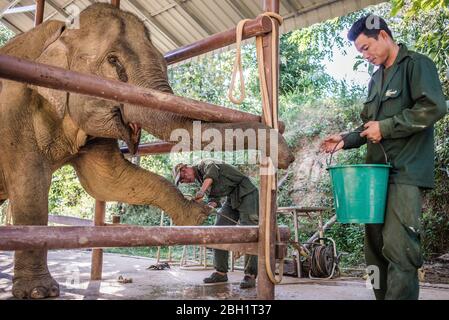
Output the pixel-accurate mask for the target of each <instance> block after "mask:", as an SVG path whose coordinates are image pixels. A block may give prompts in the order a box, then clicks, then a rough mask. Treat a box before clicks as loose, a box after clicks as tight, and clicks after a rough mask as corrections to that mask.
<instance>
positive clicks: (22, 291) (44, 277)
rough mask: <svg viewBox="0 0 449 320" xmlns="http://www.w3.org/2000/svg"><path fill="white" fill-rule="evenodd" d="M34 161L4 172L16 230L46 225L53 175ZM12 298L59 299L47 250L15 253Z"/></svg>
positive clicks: (23, 162)
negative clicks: (49, 191) (25, 226)
mask: <svg viewBox="0 0 449 320" xmlns="http://www.w3.org/2000/svg"><path fill="white" fill-rule="evenodd" d="M33 160H34V159H32V157H31V156H30V157H28V158H27V161H26V162H25V161H16V162H15V164H16V165H15V166H11V170H8V171H7V172H5V176H6V182H7V186H8V193H9V201H10V202H9V205H10V206H11V213H12V219H13V224H14V225H16V226H17V225H47V221H48V190H49V186H50V180H51V172H50V170H48V169H47V168H46V167H45V166H43V165H42V164H40V163H39V161H36V162H34V161H33ZM33 162H34V163H33ZM12 168H14V169H15V170H14V169H12ZM9 182H12V183H9ZM12 294H13V295H14V297H16V298H19V299H22V298H31V299H43V298H47V297H57V296H59V285H58V283H57V282H56V281H55V280H54V279H53V277H52V276H51V274H50V272H49V270H48V266H47V250H46V249H42V250H23V251H16V252H15V255H14V277H13V287H12Z"/></svg>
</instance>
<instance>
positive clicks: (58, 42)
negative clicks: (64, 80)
mask: <svg viewBox="0 0 449 320" xmlns="http://www.w3.org/2000/svg"><path fill="white" fill-rule="evenodd" d="M63 33H64V27H62V28H60V29H59V30H57V31H56V32H55V33H54V34H52V35H51V36H49V37H48V38H47V41H46V43H45V45H44V50H43V51H42V53H41V55H40V56H39V57H38V58H37V59H36V62H38V63H43V64H48V65H52V66H56V67H60V68H64V69H69V66H70V63H69V48H68V46H67V44H66V42H65V41H64V36H63ZM31 87H32V88H33V89H34V90H35V91H37V93H38V94H39V95H40V96H42V97H43V98H44V99H45V100H47V101H48V102H49V103H50V104H51V105H52V106H53V107H54V111H55V113H56V114H57V116H58V117H59V118H60V119H62V118H64V113H65V110H66V107H67V97H68V93H67V92H65V91H61V90H55V89H50V88H45V87H40V86H31Z"/></svg>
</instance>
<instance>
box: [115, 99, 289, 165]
mask: <svg viewBox="0 0 449 320" xmlns="http://www.w3.org/2000/svg"><path fill="white" fill-rule="evenodd" d="M123 117H124V119H125V120H126V121H127V122H129V123H134V124H138V126H139V127H141V128H143V129H145V130H146V131H148V132H149V133H150V134H152V135H154V136H155V137H157V138H159V139H161V140H163V141H168V142H175V143H178V142H180V143H181V145H182V148H183V149H184V150H186V148H188V147H190V150H195V149H198V148H207V149H208V150H210V151H235V150H245V149H256V150H261V151H262V152H263V154H266V155H269V154H271V155H273V152H277V166H278V167H279V168H281V169H285V168H287V167H288V166H289V165H290V163H291V162H293V160H294V156H293V154H292V153H291V151H290V150H289V148H288V145H287V143H286V141H285V139H284V137H283V136H282V135H281V134H279V133H278V132H277V131H275V130H272V129H271V130H270V128H268V127H267V126H265V125H264V124H262V123H258V122H239V123H215V122H200V121H196V120H195V119H191V118H187V117H183V116H180V115H177V114H174V113H171V112H163V111H159V110H150V109H148V108H144V107H139V106H135V105H126V106H125V107H124V110H123ZM264 152H265V153H264ZM272 158H274V159H275V157H272Z"/></svg>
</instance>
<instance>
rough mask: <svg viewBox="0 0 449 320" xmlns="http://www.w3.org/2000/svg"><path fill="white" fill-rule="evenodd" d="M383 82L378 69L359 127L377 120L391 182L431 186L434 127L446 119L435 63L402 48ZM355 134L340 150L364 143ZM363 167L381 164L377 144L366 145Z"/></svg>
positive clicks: (357, 130) (361, 129)
mask: <svg viewBox="0 0 449 320" xmlns="http://www.w3.org/2000/svg"><path fill="white" fill-rule="evenodd" d="M399 46H400V49H399V53H398V56H397V57H396V60H395V62H394V63H393V65H392V66H391V67H390V68H388V73H386V75H385V80H384V81H382V80H383V79H382V77H383V71H384V68H383V66H381V67H380V68H379V69H378V70H377V71H376V72H375V73H374V74H373V76H372V78H371V81H370V83H369V85H368V98H367V99H366V101H365V102H364V107H363V110H362V113H361V118H362V121H363V123H366V122H368V121H379V125H380V131H381V134H382V137H383V139H382V141H381V143H382V146H383V147H384V149H385V152H386V153H387V156H388V160H389V162H390V163H391V165H392V166H393V168H392V170H391V173H390V182H391V183H403V184H410V185H416V186H419V187H423V188H433V186H434V166H435V164H434V157H435V151H434V148H435V147H434V126H433V125H434V123H435V122H437V121H438V120H439V119H441V118H442V117H444V115H445V114H446V112H447V106H446V102H445V98H444V95H443V91H442V88H441V83H440V81H439V79H438V73H437V70H436V67H435V64H434V63H433V62H432V60H430V59H429V58H428V57H426V56H424V55H422V54H419V53H416V52H413V51H410V50H408V49H407V47H406V46H405V45H403V44H401V45H399ZM363 130H364V128H363V125H362V126H360V127H359V128H357V129H356V130H355V132H357V133H353V134H350V135H348V136H347V137H346V138H345V145H344V149H351V148H358V147H360V146H361V145H363V144H365V143H366V142H367V139H366V138H362V137H360V135H359V133H360V132H361V131H363ZM366 162H367V163H385V157H384V154H383V152H382V149H381V148H380V146H379V145H376V144H372V143H368V152H367V157H366Z"/></svg>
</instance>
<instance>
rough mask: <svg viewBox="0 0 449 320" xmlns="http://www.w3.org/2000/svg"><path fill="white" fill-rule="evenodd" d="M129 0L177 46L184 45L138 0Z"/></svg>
mask: <svg viewBox="0 0 449 320" xmlns="http://www.w3.org/2000/svg"><path fill="white" fill-rule="evenodd" d="M128 2H129V3H130V4H131V5H132V6H133V7H134V8H136V9H137V10H138V11H139V12H140V13H141V14H142V15H143V16H144V17H145V18H146V19H147V20H148V21H150V22H151V23H152V24H154V25H155V26H156V28H158V29H159V30H160V31H161V32H162V33H163V34H164V36H166V37H167V38H168V39H170V41H172V42H173V43H174V44H175V45H176V46H178V47H180V46H182V43H181V42H180V41H179V40H178V39H177V38H176V37H175V36H174V35H173V34H172V33H171V32H170V31H168V29H167V28H165V27H164V26H163V25H162V24H161V23H160V22H159V21H157V20H156V19H155V18H154V17H153V16H151V14H149V13H148V11H147V10H146V9H145V8H144V7H143V6H142V5H141V4H140V3H139V2H137V1H136V0H128Z"/></svg>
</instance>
